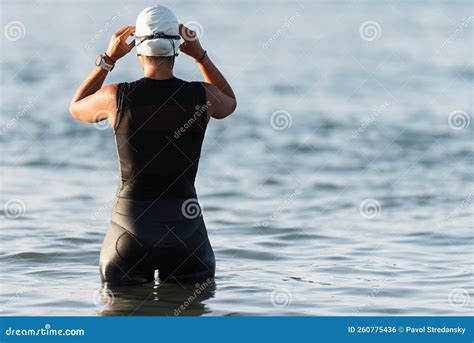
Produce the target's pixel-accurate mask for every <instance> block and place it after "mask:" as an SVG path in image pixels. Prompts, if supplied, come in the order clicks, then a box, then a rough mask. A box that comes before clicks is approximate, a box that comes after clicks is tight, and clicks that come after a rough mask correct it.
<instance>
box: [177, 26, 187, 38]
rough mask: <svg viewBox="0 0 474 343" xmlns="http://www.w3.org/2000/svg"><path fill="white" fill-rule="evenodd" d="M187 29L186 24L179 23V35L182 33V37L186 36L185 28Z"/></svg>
mask: <svg viewBox="0 0 474 343" xmlns="http://www.w3.org/2000/svg"><path fill="white" fill-rule="evenodd" d="M186 29H187V27H186V26H184V25H183V24H179V35H180V36H181V37H183V36H184V30H186Z"/></svg>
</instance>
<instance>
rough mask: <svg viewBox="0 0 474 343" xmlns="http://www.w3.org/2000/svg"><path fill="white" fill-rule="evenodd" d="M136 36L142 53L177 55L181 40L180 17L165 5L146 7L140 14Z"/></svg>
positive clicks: (138, 47)
mask: <svg viewBox="0 0 474 343" xmlns="http://www.w3.org/2000/svg"><path fill="white" fill-rule="evenodd" d="M135 37H136V38H135V46H136V48H137V53H138V54H140V55H144V56H161V57H166V56H176V55H177V54H178V50H179V40H180V36H179V24H178V19H177V18H176V16H175V15H174V13H173V12H171V10H170V9H169V8H167V7H165V6H161V5H156V6H153V7H148V8H145V9H144V10H143V11H141V12H140V14H139V15H138V18H137V24H136V26H135Z"/></svg>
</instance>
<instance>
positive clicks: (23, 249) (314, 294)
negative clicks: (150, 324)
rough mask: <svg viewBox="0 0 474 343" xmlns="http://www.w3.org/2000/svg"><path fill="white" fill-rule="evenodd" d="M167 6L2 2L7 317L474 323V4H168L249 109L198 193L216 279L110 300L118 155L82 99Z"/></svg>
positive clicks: (124, 65) (215, 142)
mask: <svg viewBox="0 0 474 343" xmlns="http://www.w3.org/2000/svg"><path fill="white" fill-rule="evenodd" d="M153 4H154V3H153V2H148V1H133V2H131V1H123V0H119V1H77V0H74V1H41V0H36V1H12V0H3V1H2V3H1V17H2V30H3V32H2V33H3V35H2V38H1V39H2V40H1V42H2V43H1V54H2V56H1V58H2V63H1V80H2V97H1V100H2V101H1V122H0V124H1V125H0V129H1V130H2V131H1V135H0V143H1V147H2V158H1V163H2V167H1V171H2V177H1V185H2V192H1V193H2V198H1V205H2V206H1V207H2V224H1V225H2V226H1V231H0V235H1V240H0V262H1V271H0V273H1V279H0V285H1V286H0V290H1V292H0V293H1V294H0V300H1V314H3V315H96V314H105V315H109V314H124V315H129V314H132V315H140V314H148V315H155V314H156V315H159V314H169V315H173V314H176V310H177V309H179V308H182V310H179V311H178V312H179V313H178V314H182V315H186V314H193V315H200V314H207V315H357V314H360V315H441V314H443V315H463V314H464V315H466V314H472V310H473V298H474V295H473V291H474V287H473V256H474V255H473V236H474V234H473V230H472V219H473V217H472V205H473V201H472V200H473V190H474V189H473V177H472V165H473V164H472V162H473V154H472V151H473V141H472V137H473V136H472V133H473V126H474V125H473V124H472V123H470V119H472V115H473V108H474V106H473V92H472V90H473V88H472V83H473V81H474V69H473V50H472V47H473V45H472V43H473V22H474V17H473V14H474V11H473V5H472V2H470V1H445V2H444V1H435V2H430V3H429V4H428V3H425V2H422V1H420V2H416V1H414V2H411V1H410V2H403V1H393V2H388V1H387V2H380V1H370V2H369V1H362V2H356V1H354V2H352V1H350V2H349V1H333V2H331V1H258V2H255V1H217V0H214V1H199V2H198V1H173V2H163V4H164V5H168V6H170V7H171V8H172V9H173V10H174V11H175V13H176V15H177V16H178V18H179V19H180V20H181V21H182V22H183V23H187V24H188V25H189V26H190V27H191V28H194V29H196V30H197V31H198V33H199V34H200V35H201V40H202V42H203V45H204V47H205V48H206V49H207V50H208V52H209V55H210V56H211V57H212V58H213V59H214V61H215V63H216V64H217V65H218V66H219V67H220V68H221V69H222V71H223V73H224V74H225V75H226V76H227V78H228V79H229V82H230V83H231V84H232V86H233V87H234V90H235V92H236V94H237V96H238V102H239V106H238V109H237V112H236V113H235V114H234V115H232V116H231V117H230V118H228V119H226V120H224V121H215V120H212V122H211V123H210V125H209V129H208V133H207V136H206V139H205V144H204V148H203V150H204V151H203V155H202V159H201V163H200V170H199V173H198V179H197V190H198V194H199V195H200V202H201V205H202V207H203V209H204V217H205V220H206V221H207V226H208V230H209V235H210V239H211V242H212V244H213V246H214V249H215V253H216V258H217V273H216V280H215V283H212V284H207V283H206V284H205V285H199V286H196V285H182V286H181V285H171V284H155V285H144V286H137V287H128V288H120V289H113V290H103V289H102V290H100V288H101V285H100V280H99V274H98V257H99V250H100V247H101V244H102V240H103V238H104V235H105V231H106V228H107V224H108V221H109V219H110V218H109V217H110V210H111V205H112V201H113V197H114V193H115V191H116V188H117V184H118V165H117V156H116V151H115V146H114V140H113V132H112V130H111V129H110V128H109V127H107V126H106V125H105V126H104V125H101V124H99V125H90V124H84V123H79V122H75V121H73V120H72V119H71V117H70V116H69V113H68V107H69V101H70V99H71V97H72V95H73V93H74V91H75V89H76V87H77V86H78V85H79V84H80V82H81V81H82V80H83V78H84V77H85V76H86V75H87V73H88V72H89V71H90V69H91V68H92V67H93V64H94V59H95V56H96V55H97V54H99V53H102V52H104V51H105V49H106V46H107V43H108V40H109V38H110V36H111V35H112V33H113V32H114V31H115V30H116V29H118V28H119V27H121V26H124V25H130V24H134V21H135V18H136V15H137V14H138V13H139V11H140V10H142V9H143V8H145V7H147V6H149V5H153ZM175 69H176V76H177V77H180V78H183V79H189V80H190V79H201V77H200V75H199V72H198V69H197V67H196V66H195V64H194V63H193V62H192V61H191V60H190V59H189V58H187V57H185V56H180V57H179V58H178V60H177V62H176V68H175ZM140 77H141V70H140V68H139V66H138V63H137V61H136V57H135V56H134V54H133V53H132V54H130V55H128V56H126V57H125V58H124V59H123V60H121V61H120V62H119V63H118V65H117V66H116V68H115V69H114V71H113V72H112V73H111V74H110V76H109V77H108V79H107V82H121V81H131V80H135V79H138V78H140ZM198 289H199V291H198ZM104 302H105V304H104ZM107 303H108V304H107ZM181 306H182V307H181Z"/></svg>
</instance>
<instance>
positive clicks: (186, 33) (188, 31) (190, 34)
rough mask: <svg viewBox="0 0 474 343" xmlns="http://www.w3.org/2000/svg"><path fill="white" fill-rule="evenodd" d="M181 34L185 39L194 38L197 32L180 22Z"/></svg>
mask: <svg viewBox="0 0 474 343" xmlns="http://www.w3.org/2000/svg"><path fill="white" fill-rule="evenodd" d="M179 35H180V36H181V37H182V38H183V39H184V40H186V39H189V38H194V37H195V35H196V32H194V31H193V30H191V29H190V28H188V27H186V26H184V25H183V24H179Z"/></svg>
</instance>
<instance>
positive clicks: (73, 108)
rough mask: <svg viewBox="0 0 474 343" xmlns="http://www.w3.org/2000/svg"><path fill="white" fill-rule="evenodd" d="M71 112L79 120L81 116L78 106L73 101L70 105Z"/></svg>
mask: <svg viewBox="0 0 474 343" xmlns="http://www.w3.org/2000/svg"><path fill="white" fill-rule="evenodd" d="M69 114H70V115H71V117H72V118H74V119H76V120H78V118H79V117H78V113H77V108H76V106H75V104H74V103H73V102H72V103H71V104H70V105H69Z"/></svg>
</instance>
